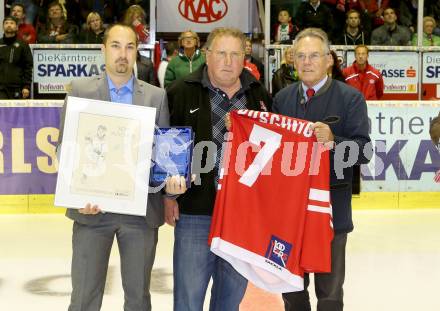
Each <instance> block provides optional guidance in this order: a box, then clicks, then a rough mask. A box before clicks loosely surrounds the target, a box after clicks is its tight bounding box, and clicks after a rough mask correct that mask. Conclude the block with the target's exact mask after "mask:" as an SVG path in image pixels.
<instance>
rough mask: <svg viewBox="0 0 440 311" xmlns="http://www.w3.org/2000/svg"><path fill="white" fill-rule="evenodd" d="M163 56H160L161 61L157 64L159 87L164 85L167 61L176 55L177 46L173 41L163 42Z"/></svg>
mask: <svg viewBox="0 0 440 311" xmlns="http://www.w3.org/2000/svg"><path fill="white" fill-rule="evenodd" d="M164 48H165V54H166V55H165V56H164V57H162V61H161V62H160V64H159V68H158V69H157V79H158V80H159V85H160V87H161V88H164V87H165V84H164V83H165V72H166V70H167V67H168V63H169V62H170V61H171V59H172V58H173V57H175V56H177V53H178V48H177V44H176V43H175V42H171V41H170V42H167V43H165V47H164Z"/></svg>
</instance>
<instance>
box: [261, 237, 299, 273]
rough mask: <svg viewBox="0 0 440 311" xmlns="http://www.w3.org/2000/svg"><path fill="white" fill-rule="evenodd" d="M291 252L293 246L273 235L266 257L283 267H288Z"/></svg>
mask: <svg viewBox="0 0 440 311" xmlns="http://www.w3.org/2000/svg"><path fill="white" fill-rule="evenodd" d="M291 250H292V244H290V243H287V242H286V241H283V240H281V239H280V238H277V237H276V236H274V235H272V237H271V238H270V242H269V247H268V248H267V251H266V256H265V257H266V258H268V259H269V260H272V261H273V262H275V263H276V264H278V265H280V266H282V267H286V265H287V260H289V256H290V251H291Z"/></svg>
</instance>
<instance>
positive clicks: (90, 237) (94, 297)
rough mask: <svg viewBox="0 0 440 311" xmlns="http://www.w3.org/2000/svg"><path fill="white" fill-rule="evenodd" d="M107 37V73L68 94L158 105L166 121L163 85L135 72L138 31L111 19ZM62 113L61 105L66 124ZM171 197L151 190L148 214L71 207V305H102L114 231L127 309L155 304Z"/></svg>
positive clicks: (86, 310)
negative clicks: (153, 281) (154, 275)
mask: <svg viewBox="0 0 440 311" xmlns="http://www.w3.org/2000/svg"><path fill="white" fill-rule="evenodd" d="M103 43H104V45H103V48H102V51H103V54H104V59H105V68H106V72H105V74H104V75H102V76H99V77H93V78H89V79H84V80H80V81H74V82H73V83H72V90H71V92H70V93H69V96H76V97H83V98H89V99H98V100H105V101H112V102H119V103H124V104H133V105H143V106H149V107H154V108H156V109H157V110H156V121H155V122H156V125H158V126H168V125H169V112H168V103H167V97H166V93H165V91H164V90H162V89H160V88H157V87H154V86H151V85H149V84H147V83H144V82H142V81H139V80H137V79H136V78H135V77H134V75H133V66H134V63H135V61H136V52H137V45H138V42H137V36H136V34H135V32H134V31H133V30H132V29H131V28H130V27H128V26H124V25H113V26H111V27H110V28H109V29H107V31H106V33H105V35H104V42H103ZM103 105H105V104H103ZM103 109H105V107H103ZM64 113H65V112H64V111H63V116H62V118H61V120H62V124H63V123H64ZM61 128H63V126H61ZM60 136H61V135H60ZM60 141H61V139H60ZM167 187H168V189H167V191H169V192H172V193H174V192H176V191H175V190H176V189H171V188H172V187H173V185H171V184H170V183H168V184H167ZM182 187H184V186H182ZM145 189H146V190H147V189H148V185H145ZM169 189H171V190H169ZM177 192H178V191H177ZM177 192H176V193H177ZM168 200H171V201H172V199H171V198H165V197H163V195H162V194H161V193H150V194H149V195H148V209H147V215H146V217H141V216H131V215H120V214H113V213H103V212H101V210H100V207H99V206H97V205H93V204H87V205H86V206H85V207H84V208H82V209H79V210H75V209H68V210H67V213H66V215H67V217H69V218H71V219H72V220H74V224H73V238H72V248H73V257H72V287H73V291H72V296H71V302H70V306H69V311H79V310H81V311H97V310H100V308H101V303H102V298H103V294H104V286H105V279H106V274H107V267H108V262H109V256H110V251H111V247H112V244H113V239H114V237H115V236H116V239H117V241H118V246H119V253H120V257H121V274H122V283H123V288H124V293H125V303H124V310H125V311H139V310H143V311H144V310H151V299H150V293H149V288H150V277H151V270H152V267H153V262H154V257H155V252H156V244H157V239H158V227H159V226H161V225H162V224H163V222H164V212H163V205H164V204H167V202H168ZM168 203H169V202H168Z"/></svg>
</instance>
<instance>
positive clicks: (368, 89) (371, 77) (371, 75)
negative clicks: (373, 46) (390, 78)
mask: <svg viewBox="0 0 440 311" xmlns="http://www.w3.org/2000/svg"><path fill="white" fill-rule="evenodd" d="M343 74H344V76H345V82H346V83H347V84H349V85H351V86H352V87H354V88H356V89H358V90H359V91H360V92H361V93H362V94H364V97H365V100H378V99H380V98H381V97H382V95H383V88H384V86H383V78H382V75H381V74H380V72H379V71H378V70H377V69H375V68H374V67H372V66H370V64H368V62H367V65H366V66H365V69H364V70H362V71H361V70H360V69H359V67H358V65H357V64H356V62H354V63H353V65H352V66H350V67H347V68H345V69H344V70H343Z"/></svg>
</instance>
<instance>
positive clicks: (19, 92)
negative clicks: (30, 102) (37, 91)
mask: <svg viewBox="0 0 440 311" xmlns="http://www.w3.org/2000/svg"><path fill="white" fill-rule="evenodd" d="M3 32H4V33H3V38H1V39H0V72H1V73H2V74H0V99H20V98H23V99H25V98H29V97H30V89H31V83H32V69H33V58H32V53H31V49H30V48H29V45H28V44H27V43H25V42H23V41H21V40H18V37H17V32H18V23H17V20H16V19H15V17H13V16H7V17H5V19H4V20H3Z"/></svg>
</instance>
